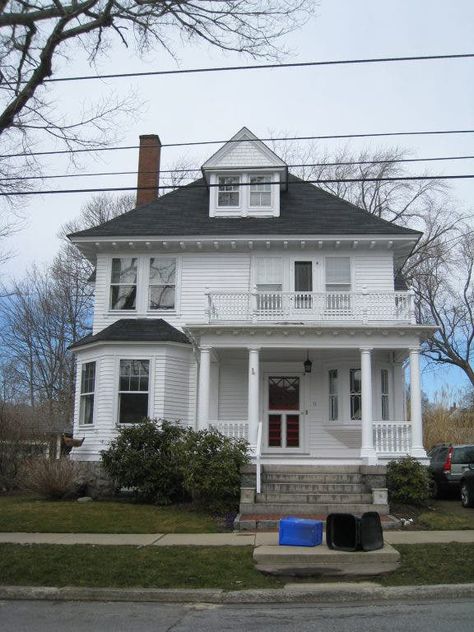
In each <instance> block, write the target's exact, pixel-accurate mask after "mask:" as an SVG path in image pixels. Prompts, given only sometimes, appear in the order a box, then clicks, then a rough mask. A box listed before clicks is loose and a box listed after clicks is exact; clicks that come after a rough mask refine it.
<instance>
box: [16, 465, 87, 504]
mask: <svg viewBox="0 0 474 632" xmlns="http://www.w3.org/2000/svg"><path fill="white" fill-rule="evenodd" d="M19 484H20V487H21V488H22V489H24V490H26V491H30V492H34V493H35V494H38V495H39V496H41V497H42V498H47V499H48V500H61V499H63V498H70V497H71V496H74V495H75V494H77V492H78V491H79V489H80V487H81V485H82V484H83V472H82V468H81V466H80V465H79V464H78V463H76V462H74V461H71V460H69V459H68V458H65V457H63V458H61V459H56V460H51V459H48V458H45V457H36V458H32V459H28V460H27V461H25V462H24V464H23V466H22V467H21V470H20V473H19Z"/></svg>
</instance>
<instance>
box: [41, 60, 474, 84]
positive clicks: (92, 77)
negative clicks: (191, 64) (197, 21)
mask: <svg viewBox="0 0 474 632" xmlns="http://www.w3.org/2000/svg"><path fill="white" fill-rule="evenodd" d="M472 57H474V53H459V54H452V55H410V56H406V57H368V58H363V59H330V60H326V61H299V62H289V63H273V64H247V65H240V66H208V67H204V68H183V69H176V70H148V71H143V72H120V73H111V74H104V75H102V74H101V75H78V76H73V77H54V78H52V79H46V80H45V83H59V82H64V81H90V80H95V79H123V78H126V77H152V76H158V75H161V76H163V75H189V74H197V73H207V72H235V71H242V70H270V69H283V68H308V67H311V66H313V67H314V66H345V65H353V64H382V63H383V64H386V63H393V62H406V61H436V60H441V59H469V58H472Z"/></svg>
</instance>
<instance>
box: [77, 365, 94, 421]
mask: <svg viewBox="0 0 474 632" xmlns="http://www.w3.org/2000/svg"><path fill="white" fill-rule="evenodd" d="M94 393H95V362H85V363H84V364H83V365H82V368H81V402H80V406H79V423H80V424H81V425H83V426H90V425H92V424H93V423H94Z"/></svg>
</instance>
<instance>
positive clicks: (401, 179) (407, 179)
mask: <svg viewBox="0 0 474 632" xmlns="http://www.w3.org/2000/svg"><path fill="white" fill-rule="evenodd" d="M472 178H474V173H468V174H457V175H447V176H442V175H441V176H400V177H386V178H328V179H319V180H296V181H292V182H291V186H293V185H298V184H337V183H343V182H410V181H416V180H466V179H472ZM251 184H252V183H250V182H240V183H239V184H238V185H236V186H238V187H244V186H251ZM259 184H260V185H262V184H269V185H272V184H275V185H280V184H281V182H280V181H278V180H276V181H268V182H259ZM218 186H221V185H220V184H219V183H215V184H195V183H193V182H191V183H190V184H186V185H175V186H173V185H172V184H170V185H159V186H152V187H136V186H133V187H100V188H93V189H56V190H54V189H49V190H48V189H47V190H44V191H3V192H0V196H4V197H10V196H19V195H51V194H60V193H105V192H109V191H137V190H141V191H156V190H162V189H172V190H176V189H184V188H189V189H191V188H194V189H208V188H212V187H218Z"/></svg>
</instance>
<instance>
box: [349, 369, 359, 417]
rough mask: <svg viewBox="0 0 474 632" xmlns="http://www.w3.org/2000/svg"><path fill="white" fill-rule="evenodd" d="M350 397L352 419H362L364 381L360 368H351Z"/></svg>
mask: <svg viewBox="0 0 474 632" xmlns="http://www.w3.org/2000/svg"><path fill="white" fill-rule="evenodd" d="M349 385H350V398H351V419H352V420H359V419H361V413H362V401H361V393H362V382H361V372H360V369H351V370H350V372H349Z"/></svg>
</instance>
